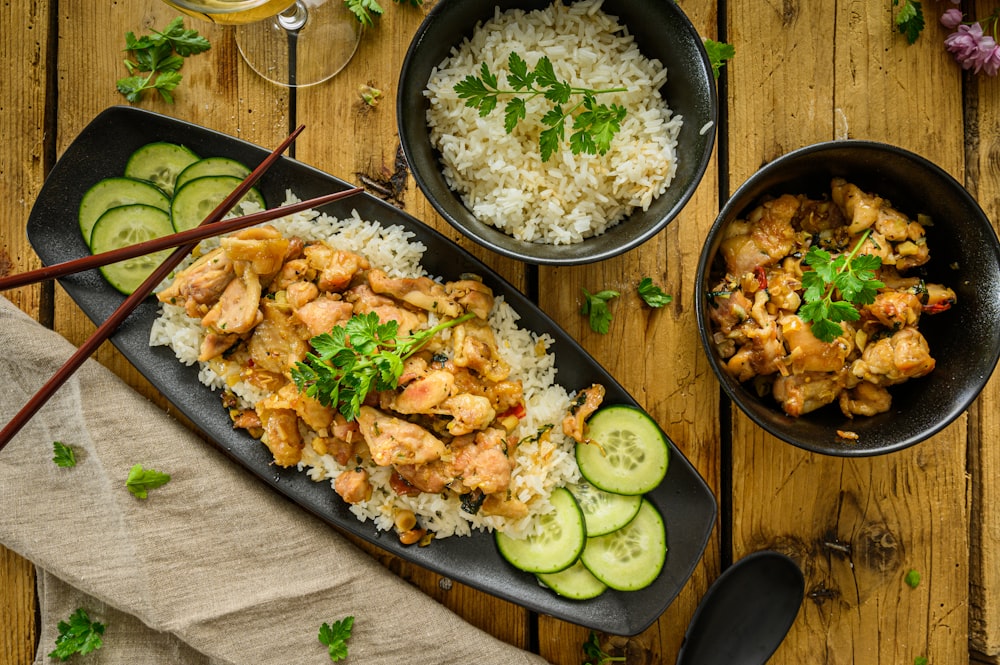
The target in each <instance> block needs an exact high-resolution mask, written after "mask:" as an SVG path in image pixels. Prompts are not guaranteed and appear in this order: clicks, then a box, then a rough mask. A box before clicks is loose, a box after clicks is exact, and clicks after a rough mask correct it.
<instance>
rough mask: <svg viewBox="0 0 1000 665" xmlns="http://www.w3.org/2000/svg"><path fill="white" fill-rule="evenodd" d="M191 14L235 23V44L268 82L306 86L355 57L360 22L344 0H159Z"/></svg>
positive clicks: (212, 21)
mask: <svg viewBox="0 0 1000 665" xmlns="http://www.w3.org/2000/svg"><path fill="white" fill-rule="evenodd" d="M163 2H165V3H166V4H168V5H170V6H171V7H174V8H175V9H178V10H180V11H182V12H184V13H185V14H188V15H189V16H194V17H196V18H199V19H202V20H204V21H209V22H211V23H219V24H222V25H235V26H236V44H237V46H238V47H239V49H240V54H241V55H242V56H243V59H244V60H246V62H247V64H248V65H250V67H251V68H252V69H253V70H254V71H255V72H257V73H258V74H260V75H261V76H263V77H264V78H265V79H267V80H268V81H271V82H272V83H276V84H278V85H283V86H287V87H304V86H308V85H315V84H317V83H322V82H323V81H326V80H327V79H330V78H332V77H333V76H334V75H336V74H337V73H338V72H340V70H341V69H343V68H344V66H345V65H347V63H348V61H350V59H351V58H352V57H354V52H355V51H356V50H357V48H358V43H359V42H360V41H361V32H362V25H361V23H360V21H358V20H357V17H355V16H354V14H352V13H351V11H350V10H349V9H348V8H347V7H346V6H345V5H344V2H343V0H163Z"/></svg>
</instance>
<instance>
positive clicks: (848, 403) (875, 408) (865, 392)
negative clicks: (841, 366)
mask: <svg viewBox="0 0 1000 665" xmlns="http://www.w3.org/2000/svg"><path fill="white" fill-rule="evenodd" d="M891 406H892V395H890V394H889V391H888V390H887V389H886V388H884V387H882V386H876V385H874V384H872V383H868V382H867V381H862V382H861V383H859V384H858V385H856V386H855V387H854V388H851V389H849V390H845V391H843V392H841V393H840V410H841V411H842V412H843V413H844V415H845V416H847V417H848V418H853V417H854V416H874V415H876V414H878V413H885V412H886V411H888V410H889V408H890V407H891Z"/></svg>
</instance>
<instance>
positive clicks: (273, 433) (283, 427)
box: [256, 395, 305, 467]
mask: <svg viewBox="0 0 1000 665" xmlns="http://www.w3.org/2000/svg"><path fill="white" fill-rule="evenodd" d="M256 409H257V415H258V416H259V417H260V422H261V424H262V425H263V426H264V435H263V436H262V437H261V441H263V442H264V445H266V446H267V447H268V449H269V450H270V451H271V454H272V455H273V456H274V463H275V464H277V465H278V466H284V467H289V466H295V465H296V464H298V463H299V462H300V461H301V460H302V448H303V447H304V445H305V444H304V443H303V441H302V434H301V432H299V418H298V416H297V415H295V411H293V410H292V409H290V408H283V407H282V400H281V399H278V398H277V395H271V396H269V397H267V398H265V399H263V400H261V401H260V402H258V403H257V406H256Z"/></svg>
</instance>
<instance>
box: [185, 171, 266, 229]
mask: <svg viewBox="0 0 1000 665" xmlns="http://www.w3.org/2000/svg"><path fill="white" fill-rule="evenodd" d="M241 182H243V179H242V178H237V177H236V176H231V175H214V176H203V177H201V178H195V179H194V180H189V181H188V182H187V183H185V184H184V186H183V187H181V188H180V189H178V190H177V192H176V193H175V194H174V200H173V201H172V202H171V204H170V219H171V221H172V222H173V224H174V229H175V230H176V231H178V232H180V231H187V230H188V229H193V228H194V227H196V226H198V225H200V224H201V223H202V222H203V221H204V220H205V218H206V217H208V214H209V213H210V212H212V211H213V210H215V208H216V207H217V206H218V205H219V204H220V203H222V200H223V199H225V198H226V197H227V196H229V195H230V194H231V193H232V191H233V190H234V189H236V188H237V187H238V186H239V185H240V183H241ZM244 201H252V202H254V203H256V204H257V205H259V206H260V207H261V209H262V210H263V209H264V208H265V205H264V197H263V196H261V194H260V192H259V191H257V190H256V189H251V190H250V191H249V192H247V193H246V196H244V197H243V198H242V199H240V202H241V203H242V202H244ZM233 210H235V211H236V212H239V204H237V205H236V206H235V207H234V208H233Z"/></svg>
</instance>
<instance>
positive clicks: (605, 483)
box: [576, 404, 670, 494]
mask: <svg viewBox="0 0 1000 665" xmlns="http://www.w3.org/2000/svg"><path fill="white" fill-rule="evenodd" d="M587 438H588V439H590V442H589V443H578V444H576V463H577V465H578V466H579V467H580V473H581V474H583V477H584V478H586V479H587V480H588V481H590V483H591V484H593V485H594V486H595V487H598V488H600V489H602V490H604V491H605V492H614V493H615V494H645V493H646V492H649V491H650V490H652V489H654V488H655V487H656V486H657V485H659V484H660V482H661V481H662V480H663V477H664V476H665V475H666V474H667V464H668V462H669V457H670V452H669V448H667V438H666V436H664V434H663V432H662V431H661V430H660V427H659V426H658V425H657V424H656V423H655V422H654V421H653V419H652V418H650V417H649V415H647V414H646V412H645V411H642V410H640V409H637V408H635V407H632V406H625V405H622V404H618V405H613V406H606V407H604V408H602V409H599V410H598V411H597V412H596V413H594V415H592V416H591V417H590V420H589V421H587Z"/></svg>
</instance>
